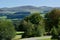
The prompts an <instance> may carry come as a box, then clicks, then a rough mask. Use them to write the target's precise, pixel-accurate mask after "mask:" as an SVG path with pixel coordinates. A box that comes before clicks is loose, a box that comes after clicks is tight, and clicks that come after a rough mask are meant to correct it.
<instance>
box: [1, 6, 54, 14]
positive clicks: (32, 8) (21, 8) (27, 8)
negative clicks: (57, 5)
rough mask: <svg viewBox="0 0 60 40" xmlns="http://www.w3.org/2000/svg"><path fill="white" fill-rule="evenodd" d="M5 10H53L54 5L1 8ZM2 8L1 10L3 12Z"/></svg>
mask: <svg viewBox="0 0 60 40" xmlns="http://www.w3.org/2000/svg"><path fill="white" fill-rule="evenodd" d="M0 9H1V10H3V11H4V12H7V11H8V12H41V13H44V12H48V11H50V10H52V9H53V8H52V7H47V6H41V7H35V6H19V7H12V8H0ZM1 10H0V12H2V11H1Z"/></svg>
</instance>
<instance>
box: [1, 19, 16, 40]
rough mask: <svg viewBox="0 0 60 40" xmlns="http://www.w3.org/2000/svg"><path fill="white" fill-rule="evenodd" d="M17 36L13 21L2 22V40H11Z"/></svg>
mask: <svg viewBox="0 0 60 40" xmlns="http://www.w3.org/2000/svg"><path fill="white" fill-rule="evenodd" d="M14 36H15V29H14V26H13V25H12V22H11V21H7V20H0V40H11V39H12V38H13V37H14Z"/></svg>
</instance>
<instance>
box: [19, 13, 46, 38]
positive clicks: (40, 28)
mask: <svg viewBox="0 0 60 40" xmlns="http://www.w3.org/2000/svg"><path fill="white" fill-rule="evenodd" d="M19 27H20V29H23V31H24V34H23V35H22V38H23V37H37V36H42V35H43V34H44V32H45V30H44V23H43V18H42V17H41V16H40V14H39V13H34V14H32V15H30V16H28V17H26V18H25V19H24V20H23V21H22V22H21V24H20V26H19Z"/></svg>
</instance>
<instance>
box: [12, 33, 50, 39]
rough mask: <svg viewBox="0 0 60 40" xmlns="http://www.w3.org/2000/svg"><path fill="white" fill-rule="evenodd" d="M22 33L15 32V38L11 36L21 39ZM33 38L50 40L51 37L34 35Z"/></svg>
mask: <svg viewBox="0 0 60 40" xmlns="http://www.w3.org/2000/svg"><path fill="white" fill-rule="evenodd" d="M23 33H24V32H16V36H15V38H13V40H21V37H22V34H23ZM32 38H33V37H32ZM26 39H27V40H29V39H30V38H26ZM26 39H25V38H24V40H26ZM33 39H36V40H51V37H50V36H42V37H34V38H33Z"/></svg>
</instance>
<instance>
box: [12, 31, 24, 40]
mask: <svg viewBox="0 0 60 40" xmlns="http://www.w3.org/2000/svg"><path fill="white" fill-rule="evenodd" d="M23 33H24V32H16V36H15V37H14V38H13V39H12V40H19V39H21V37H22V34H23Z"/></svg>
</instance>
